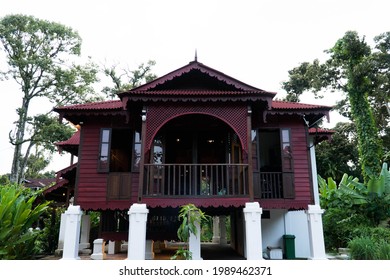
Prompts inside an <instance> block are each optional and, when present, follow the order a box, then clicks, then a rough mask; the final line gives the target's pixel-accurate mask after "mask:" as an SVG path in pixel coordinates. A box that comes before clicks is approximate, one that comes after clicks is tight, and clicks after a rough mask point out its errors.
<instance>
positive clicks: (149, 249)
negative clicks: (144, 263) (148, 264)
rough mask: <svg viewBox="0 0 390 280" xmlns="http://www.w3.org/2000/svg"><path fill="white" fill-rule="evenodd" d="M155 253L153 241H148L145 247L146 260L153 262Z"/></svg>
mask: <svg viewBox="0 0 390 280" xmlns="http://www.w3.org/2000/svg"><path fill="white" fill-rule="evenodd" d="M153 259H154V252H153V240H150V239H147V240H146V246H145V260H153Z"/></svg>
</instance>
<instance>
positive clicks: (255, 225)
mask: <svg viewBox="0 0 390 280" xmlns="http://www.w3.org/2000/svg"><path fill="white" fill-rule="evenodd" d="M243 211H244V216H245V237H246V242H245V246H246V248H245V249H246V250H245V252H246V259H247V260H262V259H263V246H262V236H261V214H262V213H263V209H262V208H260V205H259V203H258V202H247V203H245V208H244V210H243Z"/></svg>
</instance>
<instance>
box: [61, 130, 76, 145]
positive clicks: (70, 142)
mask: <svg viewBox="0 0 390 280" xmlns="http://www.w3.org/2000/svg"><path fill="white" fill-rule="evenodd" d="M78 144H80V130H77V131H76V132H75V133H74V134H73V135H72V136H71V137H70V138H69V139H68V140H65V141H61V142H58V143H56V145H57V146H65V145H78Z"/></svg>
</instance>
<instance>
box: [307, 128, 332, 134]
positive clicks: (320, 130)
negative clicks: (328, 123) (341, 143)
mask: <svg viewBox="0 0 390 280" xmlns="http://www.w3.org/2000/svg"><path fill="white" fill-rule="evenodd" d="M309 133H310V134H333V133H335V131H334V130H332V129H327V128H322V127H312V128H309Z"/></svg>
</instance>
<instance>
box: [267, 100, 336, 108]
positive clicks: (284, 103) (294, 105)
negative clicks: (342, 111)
mask: <svg viewBox="0 0 390 280" xmlns="http://www.w3.org/2000/svg"><path fill="white" fill-rule="evenodd" d="M272 109H275V110H304V109H326V110H330V109H332V107H330V106H325V105H314V104H306V103H298V102H288V101H272Z"/></svg>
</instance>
